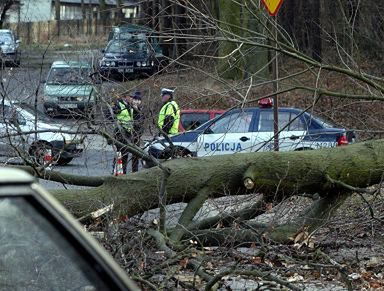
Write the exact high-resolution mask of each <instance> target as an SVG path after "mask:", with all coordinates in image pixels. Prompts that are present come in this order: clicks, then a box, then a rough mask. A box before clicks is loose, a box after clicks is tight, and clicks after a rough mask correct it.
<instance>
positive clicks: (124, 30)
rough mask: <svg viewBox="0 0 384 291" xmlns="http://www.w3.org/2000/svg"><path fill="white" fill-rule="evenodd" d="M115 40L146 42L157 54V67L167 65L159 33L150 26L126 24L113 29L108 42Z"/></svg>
mask: <svg viewBox="0 0 384 291" xmlns="http://www.w3.org/2000/svg"><path fill="white" fill-rule="evenodd" d="M113 39H117V40H131V41H132V40H140V41H145V42H147V43H148V46H149V47H150V48H151V49H152V50H153V51H154V53H155V65H156V66H157V67H162V66H164V65H166V63H167V61H166V58H165V57H164V54H163V49H162V47H161V45H160V38H159V33H158V32H156V31H155V30H153V29H152V28H150V27H148V26H144V25H137V24H126V25H122V26H115V27H112V29H111V31H110V33H109V36H108V41H110V40H113Z"/></svg>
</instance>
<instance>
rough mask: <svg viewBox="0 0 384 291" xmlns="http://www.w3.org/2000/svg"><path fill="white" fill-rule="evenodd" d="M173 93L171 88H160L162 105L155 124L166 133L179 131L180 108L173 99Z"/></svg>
mask: <svg viewBox="0 0 384 291" xmlns="http://www.w3.org/2000/svg"><path fill="white" fill-rule="evenodd" d="M173 93H174V90H172V89H167V88H163V89H161V97H162V102H163V106H162V107H161V109H160V113H159V120H158V122H157V124H158V126H159V128H161V129H162V130H163V131H164V132H165V133H166V134H177V133H178V132H179V123H180V109H179V106H178V105H177V103H176V101H175V100H173Z"/></svg>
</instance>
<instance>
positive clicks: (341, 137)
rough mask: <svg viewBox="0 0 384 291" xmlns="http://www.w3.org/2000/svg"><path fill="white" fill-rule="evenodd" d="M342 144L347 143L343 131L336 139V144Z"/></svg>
mask: <svg viewBox="0 0 384 291" xmlns="http://www.w3.org/2000/svg"><path fill="white" fill-rule="evenodd" d="M344 145H348V138H347V135H346V134H345V133H343V135H342V136H340V137H339V139H338V140H337V146H344Z"/></svg>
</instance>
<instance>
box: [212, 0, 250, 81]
mask: <svg viewBox="0 0 384 291" xmlns="http://www.w3.org/2000/svg"><path fill="white" fill-rule="evenodd" d="M219 7H220V9H219V12H220V17H219V20H220V22H219V27H220V30H221V31H220V32H219V36H220V37H224V38H227V39H231V38H233V37H234V35H241V29H240V28H239V27H240V26H241V19H240V17H241V13H240V12H241V7H240V5H239V4H238V3H236V2H235V1H228V0H219ZM237 49H238V45H237V44H235V43H233V42H230V41H220V43H219V61H218V66H217V69H218V72H219V74H220V76H221V77H223V78H226V79H233V80H235V79H242V78H243V70H242V68H243V66H244V59H243V57H242V56H241V54H240V52H239V51H236V50H237Z"/></svg>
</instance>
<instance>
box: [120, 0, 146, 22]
mask: <svg viewBox="0 0 384 291" xmlns="http://www.w3.org/2000/svg"><path fill="white" fill-rule="evenodd" d="M145 3H146V2H145ZM142 5H143V4H142ZM115 19H116V20H115V25H121V22H122V21H123V10H122V0H117V1H116V13H115Z"/></svg>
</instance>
